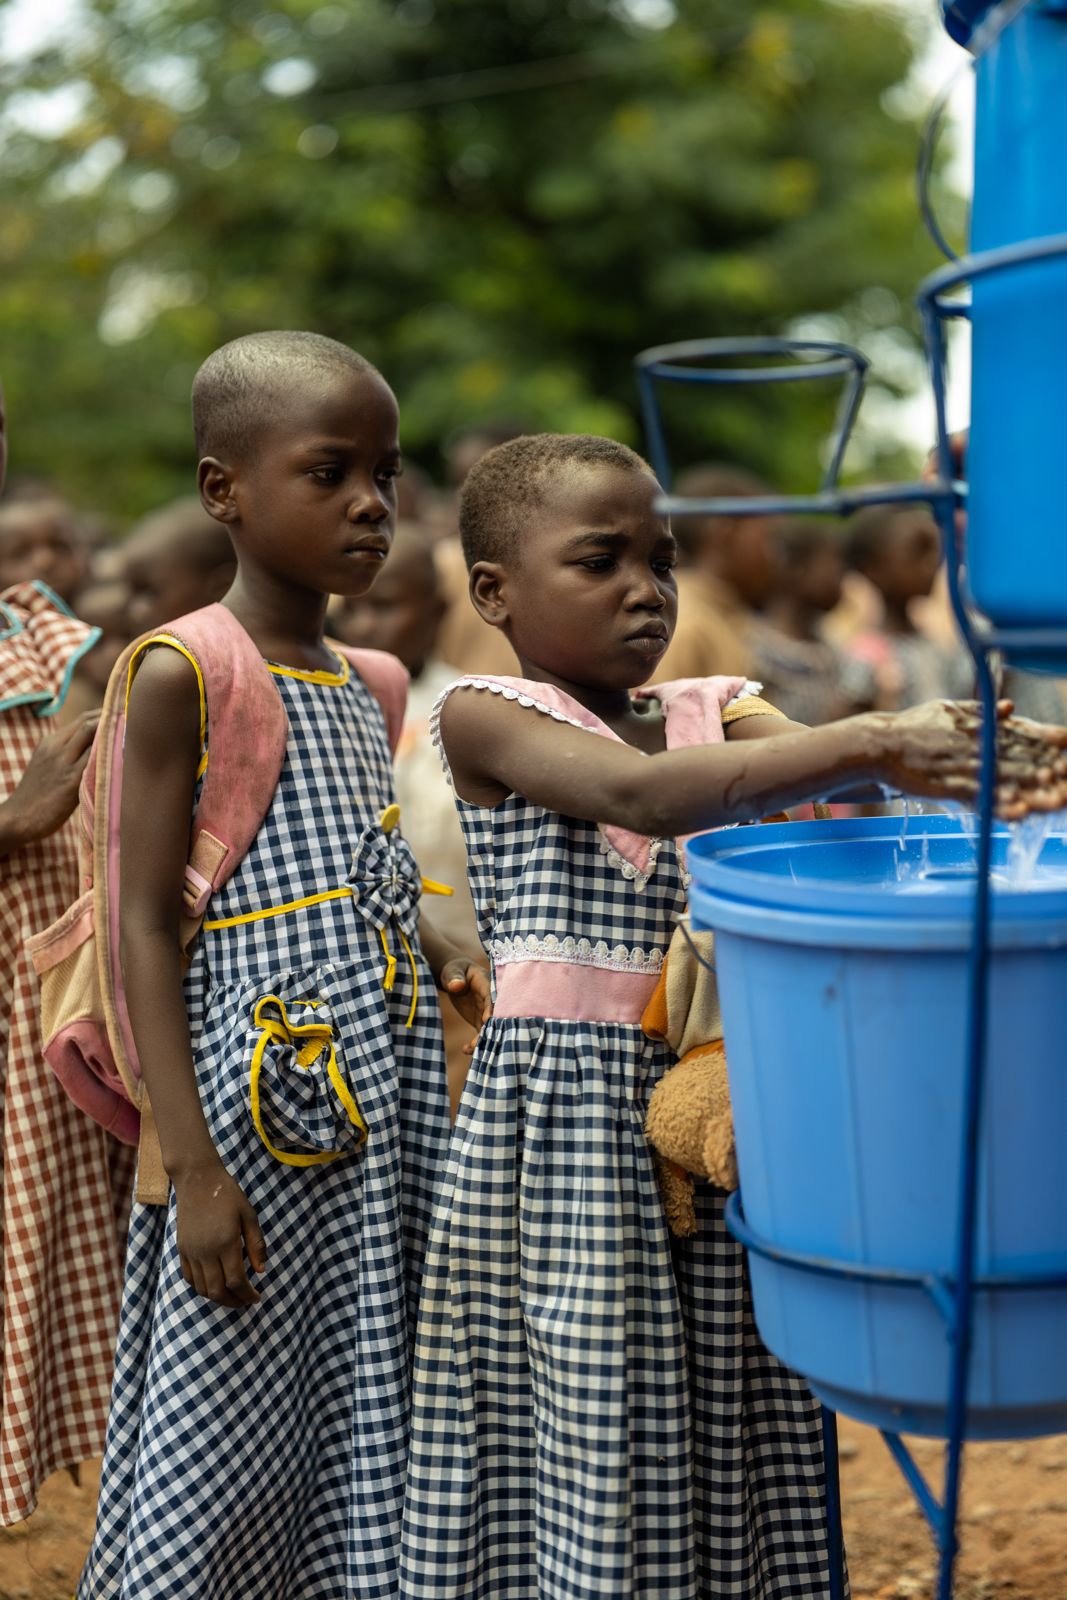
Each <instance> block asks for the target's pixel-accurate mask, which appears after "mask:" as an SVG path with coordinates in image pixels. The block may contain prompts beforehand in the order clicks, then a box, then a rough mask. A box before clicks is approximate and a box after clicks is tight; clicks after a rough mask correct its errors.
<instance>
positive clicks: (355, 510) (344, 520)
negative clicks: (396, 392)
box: [201, 372, 400, 595]
mask: <svg viewBox="0 0 1067 1600" xmlns="http://www.w3.org/2000/svg"><path fill="white" fill-rule="evenodd" d="M398 428H399V418H398V413H397V406H396V401H395V399H394V398H393V395H392V392H391V390H390V389H389V387H388V385H387V384H386V383H385V382H384V380H383V379H381V378H379V377H378V376H377V375H376V374H375V373H369V372H351V373H344V374H343V375H340V376H337V377H331V378H328V379H325V380H324V379H322V378H318V379H316V380H315V381H314V382H311V381H309V380H307V379H305V380H299V379H298V380H295V381H294V385H293V391H292V395H291V396H290V397H289V400H288V409H287V414H286V416H285V418H284V420H283V421H279V422H277V423H274V424H268V425H267V426H266V427H265V428H264V431H263V435H262V437H261V439H260V441H259V446H258V449H257V451H256V453H255V455H254V456H253V457H251V458H250V459H248V460H247V461H243V462H241V463H240V464H239V465H237V466H234V467H232V468H231V469H230V470H229V477H228V484H229V487H228V491H227V493H226V495H225V496H224V497H223V499H222V500H221V501H220V500H218V499H217V498H216V504H219V505H221V506H222V507H223V509H226V508H227V507H228V508H229V513H228V514H227V515H225V516H224V517H223V520H225V521H228V522H229V523H230V527H231V529H232V532H233V535H234V541H235V543H236V545H237V550H238V560H239V562H240V564H241V566H242V568H249V567H251V568H254V569H256V570H258V572H259V573H260V574H262V575H267V576H270V577H272V578H274V579H276V580H281V581H282V582H284V583H286V584H288V585H291V586H294V587H298V588H302V589H304V590H305V591H308V592H312V593H316V594H323V595H325V594H338V595H361V594H364V593H365V592H366V590H367V589H368V588H369V587H370V585H371V584H372V583H373V582H374V579H375V578H376V577H377V575H378V572H379V570H380V569H381V565H382V562H383V561H384V560H385V558H386V556H387V555H388V554H389V549H390V546H391V544H392V539H393V523H394V520H395V518H396V478H397V475H398V473H399V471H400V442H399V438H398ZM204 466H205V464H203V463H202V465H201V482H202V485H205V477H204ZM203 492H204V495H205V504H207V505H208V509H209V510H211V509H213V506H212V504H211V503H210V502H211V499H212V496H211V492H210V489H209V487H207V486H205V487H204V489H203ZM216 514H217V513H216Z"/></svg>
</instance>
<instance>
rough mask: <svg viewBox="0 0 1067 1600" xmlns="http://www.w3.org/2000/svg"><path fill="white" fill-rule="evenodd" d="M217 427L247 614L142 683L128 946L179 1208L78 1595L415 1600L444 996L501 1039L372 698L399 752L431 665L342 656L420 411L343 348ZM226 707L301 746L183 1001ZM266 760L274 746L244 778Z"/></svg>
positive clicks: (133, 1240)
mask: <svg viewBox="0 0 1067 1600" xmlns="http://www.w3.org/2000/svg"><path fill="white" fill-rule="evenodd" d="M193 420H194V427H195V431H196V441H197V448H198V452H199V455H200V458H201V459H200V466H199V478H198V481H199V490H200V501H201V503H202V506H203V509H204V511H205V512H206V513H207V515H208V517H210V518H211V519H213V521H214V522H215V523H216V524H217V525H218V526H219V527H220V528H221V529H225V530H226V532H227V533H228V534H229V537H230V539H231V540H232V543H233V547H234V550H235V552H236V561H237V571H236V576H235V577H234V579H233V582H232V583H231V585H230V587H229V589H228V590H227V592H226V594H225V596H224V598H223V600H222V603H221V605H216V606H211V607H207V608H206V609H205V610H201V611H197V612H194V613H193V614H192V615H191V616H190V617H186V618H185V619H183V620H181V621H179V622H178V623H175V624H174V625H173V626H172V628H171V629H163V630H162V631H161V632H160V634H159V638H158V641H157V642H156V643H155V644H154V645H153V646H152V647H151V648H149V649H147V651H146V652H145V653H144V654H143V655H142V656H140V657H138V658H135V662H139V665H138V666H137V671H136V675H135V676H134V678H133V683H132V689H131V692H130V695H129V710H128V720H127V725H126V746H125V768H124V777H123V790H122V817H121V823H120V827H119V844H120V848H121V862H122V873H121V900H120V933H121V939H122V950H123V966H124V974H125V985H126V996H127V1000H128V1005H129V1015H130V1021H131V1025H132V1031H133V1038H134V1041H135V1043H136V1046H137V1055H138V1057H139V1060H140V1063H141V1066H142V1069H143V1074H144V1083H145V1087H146V1089H147V1092H148V1094H149V1096H150V1098H151V1105H152V1110H153V1112H154V1115H155V1122H156V1125H157V1127H158V1131H159V1142H160V1149H161V1153H162V1158H163V1165H164V1168H165V1170H166V1173H167V1175H168V1176H169V1178H170V1182H171V1194H170V1203H169V1206H167V1207H158V1206H151V1205H135V1206H134V1211H133V1218H132V1222H131V1226H130V1245H129V1257H128V1268H127V1292H126V1297H125V1301H124V1306H123V1317H122V1325H121V1329H120V1335H119V1346H118V1359H117V1366H116V1373H115V1383H114V1391H113V1400H112V1412H111V1422H110V1428H109V1434H108V1443H107V1450H106V1454H105V1460H104V1470H103V1478H102V1485H101V1496H100V1508H99V1513H98V1521H97V1530H96V1538H95V1541H94V1544H93V1548H92V1550H91V1552H90V1555H89V1559H88V1562H87V1564H86V1567H85V1571H84V1573H83V1575H82V1580H81V1584H80V1587H79V1590H78V1596H79V1600H119V1597H120V1596H121V1597H124V1600H127V1597H128V1600H134V1597H136V1600H141V1597H146V1600H147V1597H148V1596H151V1597H152V1600H168V1597H170V1600H193V1597H196V1600H200V1597H203V1600H207V1597H208V1596H211V1597H213V1600H252V1597H253V1596H254V1597H256V1600H259V1597H262V1600H268V1597H271V1600H273V1597H277V1600H281V1597H282V1596H291V1597H293V1600H296V1596H298V1595H299V1596H304V1597H306V1600H312V1597H320V1600H335V1597H336V1600H341V1597H342V1596H346V1597H347V1596H353V1597H354V1596H356V1595H359V1596H361V1597H365V1600H371V1597H385V1596H391V1595H394V1594H395V1592H396V1573H397V1552H396V1545H397V1539H398V1535H399V1526H400V1511H401V1499H402V1494H403V1487H404V1479H405V1473H406V1467H407V1424H408V1399H409V1372H410V1364H411V1359H412V1341H413V1332H414V1324H413V1316H414V1309H415V1304H416V1301H417V1296H418V1291H419V1284H420V1276H421V1261H422V1252H423V1245H424V1239H425V1232H426V1227H427V1224H428V1220H429V1206H430V1197H431V1193H432V1189H433V1184H434V1180H435V1177H436V1174H437V1171H438V1169H439V1166H440V1164H441V1161H442V1158H443V1153H444V1146H445V1141H446V1139H447V1135H448V1098H447V1091H446V1082H445V1071H444V1059H443V1053H442V1049H441V1038H440V1023H439V1018H438V1010H437V1004H436V999H435V995H434V989H435V986H436V987H439V988H441V989H442V990H445V991H447V992H448V993H449V994H450V995H451V997H452V999H453V1001H454V1002H455V1003H456V1004H457V1006H459V1007H460V1008H461V1009H462V1010H463V1012H464V1015H465V1017H466V1020H467V1023H468V1026H469V1027H471V1028H476V1027H477V1026H478V1024H479V1023H480V1021H481V1019H482V1016H483V1013H484V1010H485V1007H486V1003H487V1000H488V987H487V983H486V979H485V975H484V972H483V971H482V969H481V968H480V967H479V966H478V964H477V962H476V961H472V960H470V959H469V958H468V957H467V956H466V955H463V954H461V953H460V952H459V951H458V950H457V949H456V948H455V947H454V946H453V945H452V944H451V943H450V942H449V941H448V940H447V939H446V938H444V937H442V936H441V935H439V934H436V933H435V932H434V930H433V928H432V927H430V926H429V924H428V922H427V921H426V919H425V918H422V917H420V912H419V896H420V890H421V884H420V876H419V872H418V868H417V867H416V864H415V859H414V857H413V855H412V853H411V849H410V847H409V845H408V844H407V842H406V840H405V838H404V835H403V828H402V826H398V809H399V808H398V807H397V805H396V803H395V796H394V792H393V780H392V769H391V761H390V737H389V732H388V730H387V724H386V720H385V717H384V716H383V711H382V706H381V704H380V703H379V700H378V699H377V698H376V694H375V693H372V692H371V688H370V686H369V685H370V683H371V682H372V681H374V682H376V683H377V687H378V690H379V691H383V686H384V689H388V690H389V693H388V694H385V693H384V692H383V700H384V702H385V703H386V704H390V705H391V706H392V708H393V710H394V712H395V713H396V717H395V720H396V722H399V714H400V707H401V703H402V700H403V698H404V694H405V692H406V676H405V673H404V669H403V668H402V666H401V665H400V663H399V662H398V661H396V660H395V659H393V658H391V657H387V656H375V657H374V658H373V660H372V659H371V658H370V657H369V656H368V655H364V656H357V657H356V658H355V659H353V658H352V657H351V656H350V655H347V654H344V653H342V652H341V647H339V646H337V647H335V646H334V645H333V644H332V642H331V641H329V640H327V639H326V638H325V637H324V631H323V624H324V621H325V616H326V607H327V602H328V600H329V598H330V596H332V595H340V596H342V597H345V598H347V599H353V598H356V597H358V596H360V595H362V594H364V593H365V591H366V590H367V589H368V588H369V587H370V585H371V583H372V582H373V581H374V579H375V577H376V576H377V574H378V571H379V569H380V568H381V566H382V563H383V562H384V560H385V557H386V556H387V555H388V553H389V549H390V546H391V544H392V539H393V523H394V519H395V515H396V479H397V476H398V474H399V472H400V445H399V440H398V417H397V406H396V401H395V399H394V397H393V394H392V391H391V390H390V388H389V386H388V384H387V383H386V382H385V379H384V378H383V377H382V376H381V374H380V373H379V372H377V371H376V370H375V369H374V368H373V367H372V366H371V365H370V364H369V362H367V361H365V360H364V359H363V358H362V357H361V356H358V355H357V354H356V353H355V352H354V351H352V350H349V349H348V348H347V347H346V346H344V345H341V344H338V343H336V342H335V341H333V340H331V339H326V338H323V337H321V336H319V335H316V334H310V333H267V334H257V335H251V336H249V337H247V338H243V339H238V340H235V341H234V342H233V343H232V344H228V345H225V346H223V348H222V349H221V350H218V351H216V352H215V354H214V355H213V356H211V357H209V358H208V360H207V361H206V362H205V363H204V365H203V366H202V367H201V369H200V371H199V373H198V374H197V378H196V382H195V385H194V390H193ZM176 548H177V549H178V550H182V551H185V552H186V553H190V552H191V551H192V550H194V549H199V548H200V534H199V533H198V532H197V530H196V528H195V526H194V527H193V528H192V529H190V530H189V531H188V533H187V534H186V535H184V537H183V538H179V539H178V540H177V544H176V545H175V542H174V539H173V529H171V530H170V531H169V532H168V531H166V530H164V532H163V534H159V533H158V530H152V529H149V530H142V533H141V535H140V536H139V539H138V540H137V541H135V543H134V546H133V551H132V560H131V573H132V578H133V580H134V582H135V583H136V582H137V581H138V563H143V564H145V565H146V566H147V565H149V564H151V563H152V562H155V563H156V564H157V567H156V570H158V563H159V562H160V560H161V556H160V550H161V549H162V551H163V552H164V554H166V553H167V552H173V551H174V550H175V549H176ZM215 559H216V558H215V554H214V550H213V547H212V546H211V545H210V540H208V555H207V556H206V557H205V559H204V566H205V568H207V567H208V566H209V565H210V563H212V562H214V561H215ZM170 592H171V593H173V591H170ZM198 652H199V653H198ZM238 663H239V670H238V665H237V664H238ZM198 677H199V679H200V680H201V681H204V682H207V683H208V684H209V685H210V684H215V685H218V684H219V682H220V679H221V678H223V677H225V678H226V679H227V681H229V682H231V683H232V684H234V685H237V686H239V687H238V688H237V689H235V690H234V692H235V693H239V694H240V695H242V696H243V699H242V700H241V701H240V703H239V704H238V707H237V709H238V712H239V713H242V712H243V714H244V716H245V717H246V719H247V722H248V723H251V722H252V721H253V717H254V715H258V717H259V718H260V723H259V726H260V728H263V727H265V726H266V724H267V721H268V718H267V714H266V712H265V711H264V709H263V707H264V705H265V704H267V705H269V704H271V703H272V702H271V699H270V697H271V696H273V695H274V694H276V695H277V696H278V697H279V699H280V700H281V702H282V707H283V709H284V713H285V725H286V727H287V740H286V745H285V754H284V761H283V763H282V766H281V770H280V773H279V774H278V778H277V784H276V787H275V789H274V793H273V798H272V799H271V801H270V804H269V809H268V810H267V812H266V815H265V816H264V817H263V820H262V822H261V824H260V826H259V830H258V832H257V833H256V834H255V837H254V838H253V840H252V842H251V845H250V846H249V848H248V850H247V853H246V854H245V855H244V857H243V859H241V860H240V862H239V863H238V864H237V865H236V867H235V870H234V871H233V874H232V876H231V877H229V878H228V879H227V880H226V881H225V883H223V884H221V885H220V886H219V887H218V888H217V889H216V890H215V893H214V894H213V895H212V896H211V899H210V904H209V906H208V911H207V920H206V921H205V922H204V923H203V925H202V927H201V930H200V933H199V935H198V938H197V940H196V943H195V944H194V946H193V949H192V959H191V964H190V965H189V968H188V971H186V972H185V973H184V976H183V971H182V960H181V947H180V941H179V912H180V907H181V904H182V887H183V880H184V877H185V871H186V863H187V860H188V848H189V819H190V815H191V814H192V811H193V808H194V805H195V803H196V800H197V797H198V794H199V792H200V789H199V785H200V780H201V776H202V774H203V773H204V772H205V771H206V772H207V774H208V777H207V780H205V781H210V776H211V772H212V770H214V771H216V772H217V771H218V770H219V766H218V764H219V763H220V762H221V761H222V760H223V759H224V758H225V752H224V751H223V752H220V749H219V740H220V739H221V738H223V737H225V734H224V732H222V733H220V729H223V730H224V729H225V727H226V726H227V725H228V726H229V728H230V737H231V738H232V739H233V740H234V744H235V746H236V744H237V742H238V738H237V732H236V731H235V723H234V721H233V720H232V719H231V721H230V722H229V724H226V722H225V720H224V718H223V717H222V716H218V717H216V716H215V709H214V706H213V703H212V700H211V692H210V691H206V692H205V699H206V706H205V709H204V712H203V715H202V711H201V702H200V697H199V694H198ZM264 689H266V695H265V694H264ZM215 692H217V693H218V694H219V695H220V699H221V698H223V691H222V690H221V688H220V689H217V690H216V691H215ZM253 702H254V706H253ZM218 703H219V702H216V704H218ZM226 703H227V704H228V703H229V702H226ZM268 744H269V741H268V740H267V738H266V736H265V735H263V736H262V739H261V743H260V744H258V745H257V744H256V742H255V728H252V729H251V731H250V732H249V734H248V742H247V748H246V749H245V750H244V752H243V754H244V758H245V759H246V760H247V761H251V760H253V759H255V758H256V755H257V752H258V751H260V749H263V750H266V748H267V747H268ZM209 762H210V765H208V763H209ZM262 764H263V765H264V766H265V765H266V764H267V763H266V757H265V756H264V758H263V761H262ZM246 781H247V780H246Z"/></svg>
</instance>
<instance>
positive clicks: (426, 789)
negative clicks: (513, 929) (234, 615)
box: [331, 522, 497, 1110]
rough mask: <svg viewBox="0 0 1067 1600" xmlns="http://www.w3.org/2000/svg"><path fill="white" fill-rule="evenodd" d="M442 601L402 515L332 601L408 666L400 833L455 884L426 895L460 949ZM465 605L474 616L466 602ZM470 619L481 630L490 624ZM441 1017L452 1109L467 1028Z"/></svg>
mask: <svg viewBox="0 0 1067 1600" xmlns="http://www.w3.org/2000/svg"><path fill="white" fill-rule="evenodd" d="M468 604H469V602H468ZM446 609H447V606H446V602H445V597H444V594H443V592H442V586H441V579H440V575H439V573H438V569H437V564H436V561H435V560H434V551H433V546H432V545H431V543H430V541H429V539H428V538H427V537H426V535H425V533H424V532H423V530H422V529H421V528H420V527H419V526H418V525H417V524H416V523H412V522H400V523H398V524H397V529H396V536H395V538H394V540H393V547H392V549H391V551H390V552H389V556H388V559H387V561H386V564H385V570H384V571H383V572H382V574H381V576H380V577H379V578H378V579H377V580H376V582H375V584H374V586H373V588H371V589H369V590H368V591H367V593H366V594H364V595H360V596H358V597H353V598H350V599H347V600H343V601H341V602H340V603H339V605H338V606H337V609H336V610H335V611H334V613H333V614H332V617H331V626H332V629H333V631H334V633H335V634H336V636H337V637H338V638H339V639H340V640H341V641H342V642H343V643H344V644H351V645H362V646H364V647H367V648H370V649H374V650H388V651H389V652H390V654H391V655H395V656H399V658H400V660H401V661H402V662H403V663H404V665H405V667H406V668H407V669H408V672H409V673H410V674H411V688H410V691H409V694H408V706H407V716H406V717H405V720H404V731H403V733H402V734H401V737H400V744H399V746H398V747H397V750H396V754H395V757H394V771H395V775H396V797H397V801H398V802H399V805H400V814H401V818H402V822H403V828H404V837H405V838H406V839H407V841H408V843H409V844H410V846H411V848H412V850H413V851H414V852H415V859H416V860H417V861H418V863H419V867H420V869H421V871H422V872H423V873H424V874H425V875H426V877H427V878H431V879H434V880H436V881H437V882H438V883H442V884H447V885H449V887H450V888H452V889H453V890H454V893H453V894H452V895H451V896H448V897H443V896H442V897H441V898H440V899H435V900H434V902H433V909H432V912H431V915H432V916H433V921H434V925H435V926H436V927H438V928H440V930H441V932H442V933H444V934H447V936H448V937H449V938H450V939H451V940H452V942H453V944H455V945H457V946H458V947H459V948H460V949H462V950H468V949H477V947H478V928H477V922H476V919H475V915H474V902H473V901H472V899H471V893H470V888H469V887H468V884H467V850H466V846H465V845H464V843H463V830H462V828H461V827H460V822H459V817H458V816H457V815H456V806H455V801H454V799H453V796H452V790H451V788H450V787H449V784H448V780H447V778H446V777H445V774H444V772H443V770H442V768H441V759H440V757H439V756H438V754H437V751H436V750H435V749H434V746H433V741H432V739H431V737H430V713H431V711H432V710H433V707H434V704H435V702H436V701H437V699H438V698H439V696H440V695H442V694H443V693H444V691H445V690H446V689H447V688H448V686H449V684H451V683H454V682H455V681H456V679H457V678H458V677H459V676H460V673H459V671H458V670H457V669H456V668H455V667H453V666H451V665H450V664H449V663H448V662H446V661H442V660H441V658H440V656H439V655H438V654H437V639H438V636H439V633H440V629H441V623H442V620H443V618H444V615H445V611H446ZM471 612H472V614H473V615H474V616H477V613H476V612H475V611H474V608H473V606H472V607H471ZM478 621H479V624H480V626H481V627H483V628H484V629H485V632H486V633H488V634H491V635H493V634H495V633H496V631H497V630H495V629H491V628H486V627H485V624H484V623H483V622H482V621H481V618H478ZM442 1021H443V1023H444V1029H445V1044H446V1047H447V1051H448V1077H449V1090H450V1094H451V1098H452V1105H453V1110H454V1109H455V1106H456V1104H457V1102H458V1100H459V1095H460V1091H461V1090H462V1088H463V1079H464V1076H465V1074H466V1069H467V1061H468V1058H467V1055H466V1054H465V1051H464V1046H465V1045H466V1044H467V1043H468V1041H469V1038H470V1029H469V1028H468V1027H466V1025H465V1024H464V1022H463V1019H462V1018H461V1017H460V1016H459V1015H458V1014H457V1013H456V1011H455V1010H454V1009H453V1007H452V1006H444V1007H442Z"/></svg>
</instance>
